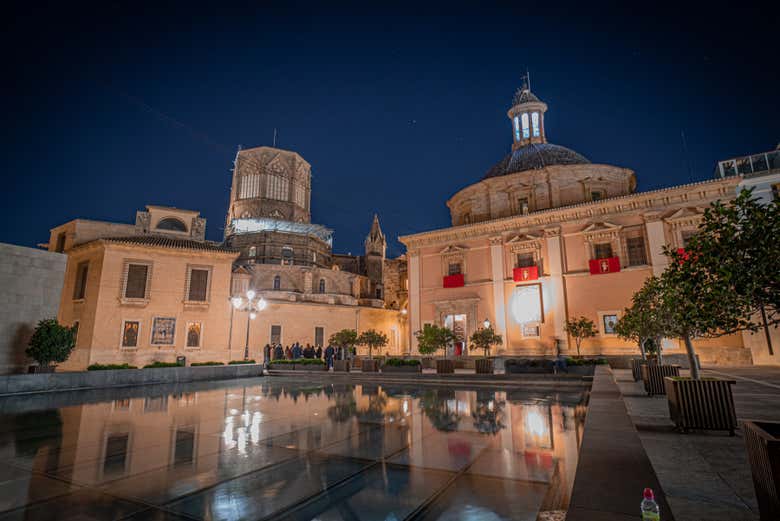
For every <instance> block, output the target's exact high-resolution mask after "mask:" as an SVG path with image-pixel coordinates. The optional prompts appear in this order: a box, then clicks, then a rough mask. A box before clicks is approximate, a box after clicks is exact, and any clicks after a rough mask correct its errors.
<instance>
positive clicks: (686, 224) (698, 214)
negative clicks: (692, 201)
mask: <svg viewBox="0 0 780 521" xmlns="http://www.w3.org/2000/svg"><path fill="white" fill-rule="evenodd" d="M703 214H704V209H703V208H700V207H686V208H680V209H679V210H677V211H676V212H674V213H673V214H672V215H670V216H669V217H667V218H666V219H665V220H666V222H668V223H669V224H670V225H671V226H672V228H690V227H696V226H698V225H699V222H701V219H702V216H703Z"/></svg>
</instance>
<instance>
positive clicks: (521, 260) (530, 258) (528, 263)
mask: <svg viewBox="0 0 780 521" xmlns="http://www.w3.org/2000/svg"><path fill="white" fill-rule="evenodd" d="M515 262H516V265H515V268H530V267H532V266H536V259H534V254H533V253H518V254H517V259H516V261H515Z"/></svg>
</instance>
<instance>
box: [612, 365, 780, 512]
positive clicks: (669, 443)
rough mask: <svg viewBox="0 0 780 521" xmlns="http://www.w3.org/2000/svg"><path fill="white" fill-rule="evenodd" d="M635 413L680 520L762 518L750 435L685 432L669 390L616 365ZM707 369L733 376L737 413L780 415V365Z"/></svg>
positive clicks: (741, 417)
mask: <svg viewBox="0 0 780 521" xmlns="http://www.w3.org/2000/svg"><path fill="white" fill-rule="evenodd" d="M613 372H614V374H615V378H616V380H617V383H618V385H619V387H620V389H621V392H622V393H623V399H624V401H625V403H626V408H627V409H628V412H629V414H630V415H631V419H632V421H633V422H634V425H635V426H636V428H637V431H638V432H639V435H640V438H641V440H642V444H643V446H644V448H645V451H646V452H647V455H648V457H649V458H650V461H651V462H652V464H653V468H654V470H655V472H656V474H657V476H658V479H659V480H660V482H661V484H662V486H663V489H664V492H665V494H666V498H667V500H668V501H669V504H670V505H671V508H672V511H673V514H674V517H675V519H676V520H677V521H687V520H690V521H721V520H722V521H743V520H744V521H754V520H758V519H759V513H758V505H757V503H756V498H755V492H754V490H753V481H752V477H751V474H750V465H749V463H748V461H747V454H746V451H745V440H744V437H743V431H742V428H741V427H740V428H739V429H738V430H737V433H736V436H734V437H731V436H729V435H728V433H725V432H694V433H689V434H680V433H678V432H676V431H675V430H674V424H673V423H672V421H671V420H670V419H669V408H668V403H667V400H666V397H665V396H655V397H648V396H647V395H646V394H645V392H644V388H643V387H642V382H641V381H640V382H634V381H633V379H632V378H631V371H629V370H615V371H613ZM703 374H704V375H706V376H718V377H728V378H732V379H734V380H736V381H737V384H736V385H735V386H734V387H733V390H734V402H735V406H736V410H737V417H738V419H739V420H740V422H742V421H745V420H765V421H780V368H777V367H760V366H758V367H739V368H736V367H735V368H731V367H711V368H705V370H704V372H703Z"/></svg>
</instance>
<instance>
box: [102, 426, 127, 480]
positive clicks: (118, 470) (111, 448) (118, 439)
mask: <svg viewBox="0 0 780 521" xmlns="http://www.w3.org/2000/svg"><path fill="white" fill-rule="evenodd" d="M129 442H130V435H129V434H127V433H123V434H110V435H109V436H108V437H107V438H106V451H105V455H104V456H103V474H104V475H106V476H112V475H113V476H116V475H120V474H124V472H125V466H126V465H127V454H128V443H129Z"/></svg>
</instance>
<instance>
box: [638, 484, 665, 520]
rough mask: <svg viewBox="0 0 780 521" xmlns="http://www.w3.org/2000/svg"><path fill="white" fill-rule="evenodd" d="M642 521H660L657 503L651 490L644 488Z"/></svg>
mask: <svg viewBox="0 0 780 521" xmlns="http://www.w3.org/2000/svg"><path fill="white" fill-rule="evenodd" d="M642 495H643V496H644V499H643V500H642V505H641V509H642V521H661V511H660V510H659V509H658V503H656V502H655V496H654V495H653V489H652V488H646V489H645V491H644V492H643V493H642Z"/></svg>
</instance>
